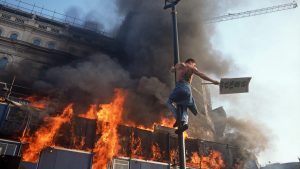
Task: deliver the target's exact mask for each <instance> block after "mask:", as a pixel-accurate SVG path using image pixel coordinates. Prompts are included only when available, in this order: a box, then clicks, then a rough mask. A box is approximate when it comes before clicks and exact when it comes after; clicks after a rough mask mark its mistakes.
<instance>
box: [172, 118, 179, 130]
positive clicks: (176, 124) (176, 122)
mask: <svg viewBox="0 0 300 169" xmlns="http://www.w3.org/2000/svg"><path fill="white" fill-rule="evenodd" d="M178 126H179V123H178V121H177V120H176V121H175V123H174V124H173V128H175V127H178Z"/></svg>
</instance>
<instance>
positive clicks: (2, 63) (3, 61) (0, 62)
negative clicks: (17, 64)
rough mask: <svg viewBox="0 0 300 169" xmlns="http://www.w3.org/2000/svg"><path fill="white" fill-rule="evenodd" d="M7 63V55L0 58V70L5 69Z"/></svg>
mask: <svg viewBox="0 0 300 169" xmlns="http://www.w3.org/2000/svg"><path fill="white" fill-rule="evenodd" d="M7 64H8V58H7V57H2V58H0V70H3V69H5V68H6V65H7Z"/></svg>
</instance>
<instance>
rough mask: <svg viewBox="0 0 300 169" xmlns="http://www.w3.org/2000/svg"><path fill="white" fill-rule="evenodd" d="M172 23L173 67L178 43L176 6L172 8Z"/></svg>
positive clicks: (177, 60) (176, 57)
mask: <svg viewBox="0 0 300 169" xmlns="http://www.w3.org/2000/svg"><path fill="white" fill-rule="evenodd" d="M172 21H173V43H174V44H173V45H174V65H176V64H177V63H178V62H179V61H180V58H179V43H178V27H177V11H176V6H175V5H174V6H173V7H172ZM175 80H176V76H175Z"/></svg>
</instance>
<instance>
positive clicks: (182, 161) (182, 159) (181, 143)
mask: <svg viewBox="0 0 300 169" xmlns="http://www.w3.org/2000/svg"><path fill="white" fill-rule="evenodd" d="M172 21H173V43H174V44H173V45H174V65H176V64H177V63H178V62H179V61H180V58H179V43H178V27H177V11H176V5H173V6H172ZM175 83H176V73H175ZM177 106H178V105H177ZM181 117H182V107H181V106H178V107H177V121H178V122H179V127H178V129H180V128H181V127H182V126H181V125H182V124H181ZM178 149H179V166H180V169H185V168H186V164H185V163H186V160H185V142H184V137H183V132H179V133H178Z"/></svg>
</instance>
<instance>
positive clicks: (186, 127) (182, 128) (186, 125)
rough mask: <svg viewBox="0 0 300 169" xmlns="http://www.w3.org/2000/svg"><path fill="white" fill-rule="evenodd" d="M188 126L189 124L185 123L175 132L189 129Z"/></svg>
mask: <svg viewBox="0 0 300 169" xmlns="http://www.w3.org/2000/svg"><path fill="white" fill-rule="evenodd" d="M188 128H189V125H188V124H184V125H183V126H182V127H181V128H178V129H177V130H175V133H176V134H179V133H182V132H184V131H185V130H187V129H188Z"/></svg>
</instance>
